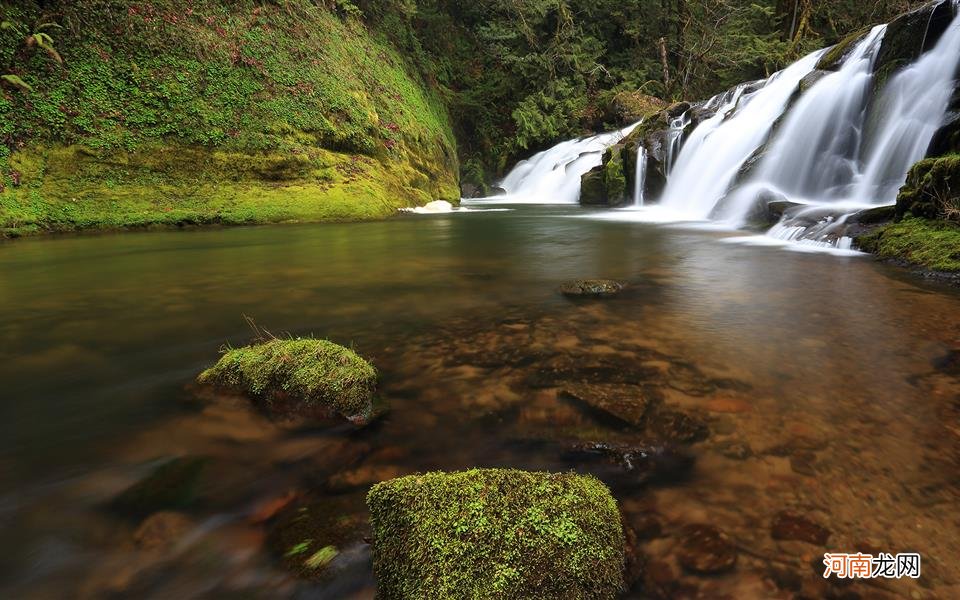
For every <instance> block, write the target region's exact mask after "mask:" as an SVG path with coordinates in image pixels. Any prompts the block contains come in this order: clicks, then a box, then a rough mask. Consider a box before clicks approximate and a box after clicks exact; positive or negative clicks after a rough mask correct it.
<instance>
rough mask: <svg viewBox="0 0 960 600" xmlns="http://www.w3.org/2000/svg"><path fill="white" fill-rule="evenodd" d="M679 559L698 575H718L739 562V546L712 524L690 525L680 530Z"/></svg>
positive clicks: (684, 566)
mask: <svg viewBox="0 0 960 600" xmlns="http://www.w3.org/2000/svg"><path fill="white" fill-rule="evenodd" d="M679 538H680V545H679V548H678V549H677V561H678V562H679V563H680V565H681V566H682V567H683V568H684V569H686V570H687V571H690V572H691V573H696V574H697V575H716V574H719V573H725V572H727V571H730V570H732V569H733V568H734V566H736V564H737V554H738V552H737V548H736V546H735V545H734V544H733V542H732V541H731V540H730V538H729V537H728V536H727V535H726V534H725V533H723V532H722V531H720V530H719V529H717V528H716V527H714V526H712V525H703V524H700V525H688V526H686V527H684V528H683V530H682V531H681V532H680V536H679Z"/></svg>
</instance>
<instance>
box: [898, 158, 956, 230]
mask: <svg viewBox="0 0 960 600" xmlns="http://www.w3.org/2000/svg"><path fill="white" fill-rule="evenodd" d="M896 214H897V217H898V218H900V217H903V216H905V215H908V214H912V215H913V216H915V217H923V218H925V219H940V218H945V219H954V220H960V154H950V155H947V156H941V157H938V158H928V159H925V160H921V161H920V162H918V163H917V164H915V165H913V167H911V169H910V173H909V174H908V175H907V181H906V184H905V185H904V186H903V187H902V188H900V193H899V194H898V196H897V211H896Z"/></svg>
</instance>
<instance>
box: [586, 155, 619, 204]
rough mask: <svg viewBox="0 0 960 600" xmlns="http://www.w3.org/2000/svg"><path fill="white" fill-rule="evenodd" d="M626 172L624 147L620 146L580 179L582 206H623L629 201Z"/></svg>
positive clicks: (604, 156)
mask: <svg viewBox="0 0 960 600" xmlns="http://www.w3.org/2000/svg"><path fill="white" fill-rule="evenodd" d="M629 199H630V198H629V195H628V193H627V176H626V174H625V172H624V160H623V146H622V145H620V144H618V145H616V146H611V147H610V148H607V149H606V151H604V153H603V163H602V164H601V165H600V166H598V167H595V168H593V169H591V170H590V171H588V172H587V173H584V174H583V176H582V177H581V178H580V204H583V205H585V206H622V205H623V204H625V203H626V202H628V201H629Z"/></svg>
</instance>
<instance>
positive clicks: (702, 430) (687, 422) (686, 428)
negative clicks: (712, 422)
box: [650, 410, 710, 444]
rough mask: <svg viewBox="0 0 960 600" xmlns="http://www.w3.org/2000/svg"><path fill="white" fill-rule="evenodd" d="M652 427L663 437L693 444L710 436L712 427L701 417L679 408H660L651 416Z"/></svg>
mask: <svg viewBox="0 0 960 600" xmlns="http://www.w3.org/2000/svg"><path fill="white" fill-rule="evenodd" d="M650 429H651V430H652V431H653V432H654V433H656V434H657V435H658V436H659V437H660V438H661V439H663V440H666V441H671V442H679V443H685V444H692V443H696V442H702V441H703V440H705V439H707V438H708V437H709V436H710V428H709V427H707V424H706V423H705V422H704V421H703V420H702V419H700V418H699V417H696V416H693V415H690V414H687V413H685V412H681V411H679V410H658V411H655V412H654V413H653V414H652V415H651V416H650Z"/></svg>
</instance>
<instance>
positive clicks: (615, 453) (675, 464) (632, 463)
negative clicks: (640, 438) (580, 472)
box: [564, 442, 695, 488]
mask: <svg viewBox="0 0 960 600" xmlns="http://www.w3.org/2000/svg"><path fill="white" fill-rule="evenodd" d="M564 458H565V459H567V460H568V461H571V462H574V463H576V464H577V465H578V466H582V467H584V468H589V467H590V463H593V464H596V463H598V462H599V463H602V464H606V465H608V466H613V467H615V469H613V470H611V469H606V470H603V469H601V470H599V471H597V470H596V469H594V472H596V474H597V475H598V476H600V477H601V479H603V480H605V481H609V482H610V483H611V484H613V485H615V486H616V487H621V488H623V487H633V486H639V485H643V484H646V483H655V482H659V483H662V482H672V481H677V480H681V479H683V478H685V477H686V476H687V475H688V474H689V473H690V470H691V469H692V468H693V465H694V462H695V461H694V458H693V456H691V455H690V454H689V453H687V452H685V451H684V450H682V449H680V448H677V447H675V446H671V445H657V446H653V445H647V446H644V445H638V444H617V443H607V442H587V443H582V444H574V445H573V446H571V447H570V449H569V450H567V452H566V453H565V454H564ZM585 463H586V464H585Z"/></svg>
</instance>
